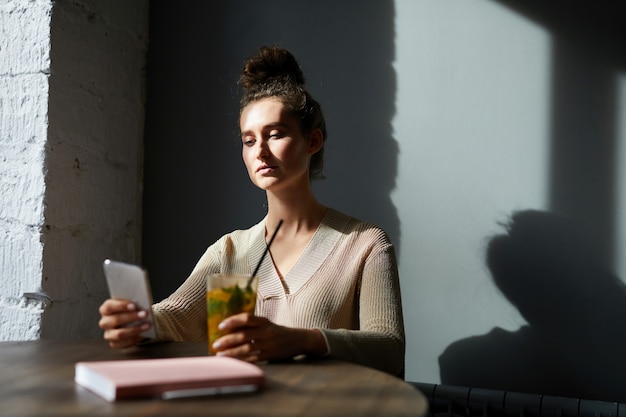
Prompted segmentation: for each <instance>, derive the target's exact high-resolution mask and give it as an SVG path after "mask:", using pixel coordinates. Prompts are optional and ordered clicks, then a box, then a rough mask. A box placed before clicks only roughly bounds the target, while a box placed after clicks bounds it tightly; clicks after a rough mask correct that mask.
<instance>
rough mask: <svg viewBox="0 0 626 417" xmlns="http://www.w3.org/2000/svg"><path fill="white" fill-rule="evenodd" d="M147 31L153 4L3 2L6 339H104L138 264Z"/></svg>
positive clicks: (0, 115) (1, 259) (1, 331)
mask: <svg viewBox="0 0 626 417" xmlns="http://www.w3.org/2000/svg"><path fill="white" fill-rule="evenodd" d="M146 39H147V2H146V1H143V0H141V1H138V0H136V1H126V0H110V1H106V2H102V1H95V0H93V1H87V0H72V1H68V0H56V1H54V2H52V1H47V0H30V1H29V0H16V1H12V0H0V230H1V231H2V232H0V233H1V234H0V340H30V339H33V338H38V337H40V336H43V337H47V338H76V337H99V336H100V335H101V332H100V330H99V329H98V327H97V325H96V324H97V315H98V313H97V308H98V305H99V304H100V303H101V302H102V300H104V298H105V297H106V286H105V284H104V279H103V274H102V267H101V265H102V261H103V259H104V258H105V257H112V258H118V259H125V260H129V261H133V260H135V261H139V257H140V243H141V242H140V235H141V233H140V231H141V230H140V224H141V177H142V175H141V172H142V136H143V111H144V107H143V104H144V103H143V100H144V99H143V75H144V64H145V51H146ZM39 291H43V292H45V294H46V296H44V297H43V298H40V297H39V296H38V295H36V296H35V297H34V298H33V296H32V294H33V293H37V292H39ZM38 297H39V298H38ZM47 297H48V298H47ZM70 318H71V319H70Z"/></svg>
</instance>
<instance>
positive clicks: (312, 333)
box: [213, 313, 326, 362]
mask: <svg viewBox="0 0 626 417" xmlns="http://www.w3.org/2000/svg"><path fill="white" fill-rule="evenodd" d="M219 328H220V330H222V331H223V332H226V333H227V334H226V335H224V336H222V337H220V338H219V339H217V340H216V341H215V342H214V343H213V349H215V351H216V352H217V354H218V355H223V356H231V357H234V358H238V359H242V360H245V361H247V362H258V361H267V360H281V359H291V358H293V357H295V356H298V355H301V354H305V355H315V356H321V355H324V354H325V353H326V342H325V340H324V337H323V336H322V334H321V333H320V331H319V330H316V329H295V328H290V327H284V326H279V325H277V324H274V323H272V322H271V321H269V320H268V319H266V318H264V317H258V316H254V315H252V314H250V313H241V314H236V315H234V316H230V317H228V318H227V319H225V320H224V321H222V322H221V323H220V326H219Z"/></svg>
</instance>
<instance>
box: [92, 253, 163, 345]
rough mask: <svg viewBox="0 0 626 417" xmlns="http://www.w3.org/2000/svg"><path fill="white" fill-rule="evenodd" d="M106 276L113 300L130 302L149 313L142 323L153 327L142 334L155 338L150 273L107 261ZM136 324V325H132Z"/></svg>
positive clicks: (140, 268)
mask: <svg viewBox="0 0 626 417" xmlns="http://www.w3.org/2000/svg"><path fill="white" fill-rule="evenodd" d="M103 268H104V276H105V277H106V280H107V285H108V287H109V294H110V296H111V298H122V299H126V300H130V301H132V302H133V303H135V304H136V305H137V307H138V308H139V309H141V310H145V311H147V312H148V317H146V318H145V319H144V320H142V322H150V324H152V326H151V327H150V328H149V329H148V330H146V331H145V332H143V333H141V335H142V336H144V337H148V338H155V337H156V332H155V330H154V320H153V318H152V292H151V291H150V282H149V281H148V272H147V271H146V270H145V269H144V268H142V267H140V266H138V265H132V264H128V263H124V262H118V261H113V260H111V259H106V260H105V261H104V265H103ZM132 324H135V323H131V325H132Z"/></svg>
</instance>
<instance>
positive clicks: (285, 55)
mask: <svg viewBox="0 0 626 417" xmlns="http://www.w3.org/2000/svg"><path fill="white" fill-rule="evenodd" d="M239 82H240V84H241V85H242V87H243V95H242V97H241V101H240V112H241V111H243V109H244V107H246V106H247V105H248V104H250V103H251V102H253V101H257V100H261V99H264V98H268V97H274V98H276V99H278V100H280V102H281V103H282V104H283V105H284V106H285V107H286V108H287V110H289V111H291V112H292V113H293V114H294V115H295V116H296V117H297V118H298V120H299V121H300V127H301V129H302V132H303V133H305V134H307V133H310V132H312V131H313V130H315V129H320V130H321V132H322V138H323V141H324V142H325V141H326V136H327V133H326V121H325V120H324V115H323V114H322V108H321V107H320V104H319V103H318V102H317V101H316V100H315V99H314V98H313V97H312V96H311V94H310V93H309V92H308V91H307V90H306V88H305V87H304V84H305V80H304V75H303V73H302V70H301V69H300V65H298V62H297V61H296V59H295V58H294V56H293V55H292V54H291V53H290V52H289V51H287V50H286V49H283V48H280V47H277V46H271V47H270V46H264V47H262V48H261V49H260V50H259V51H258V52H257V53H256V54H255V55H253V56H251V57H250V58H248V59H247V60H246V62H245V64H244V67H243V73H242V74H241V78H240V80H239ZM323 167H324V147H323V146H322V147H321V149H320V150H319V151H318V152H316V153H315V154H313V155H312V156H311V165H310V169H309V177H310V178H311V179H320V178H324V176H323V175H322V169H323Z"/></svg>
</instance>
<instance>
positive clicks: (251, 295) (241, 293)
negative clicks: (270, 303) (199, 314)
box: [206, 274, 258, 354]
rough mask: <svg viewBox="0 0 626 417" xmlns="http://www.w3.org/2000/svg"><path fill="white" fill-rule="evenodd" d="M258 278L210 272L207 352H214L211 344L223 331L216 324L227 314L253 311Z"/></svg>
mask: <svg viewBox="0 0 626 417" xmlns="http://www.w3.org/2000/svg"><path fill="white" fill-rule="evenodd" d="M257 285H258V279H257V277H254V279H252V280H250V275H245V274H242V275H237V274H211V275H209V277H208V278H207V291H206V304H207V330H208V334H209V353H210V354H215V352H214V351H213V349H212V348H211V345H212V344H213V342H215V341H216V340H217V339H219V338H220V337H222V336H223V335H224V334H225V333H224V332H222V331H221V330H219V329H218V327H217V326H218V325H219V324H220V323H221V322H222V321H223V320H224V319H225V318H226V317H229V316H232V315H234V314H238V313H244V312H246V313H254V306H255V305H256V291H257Z"/></svg>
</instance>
